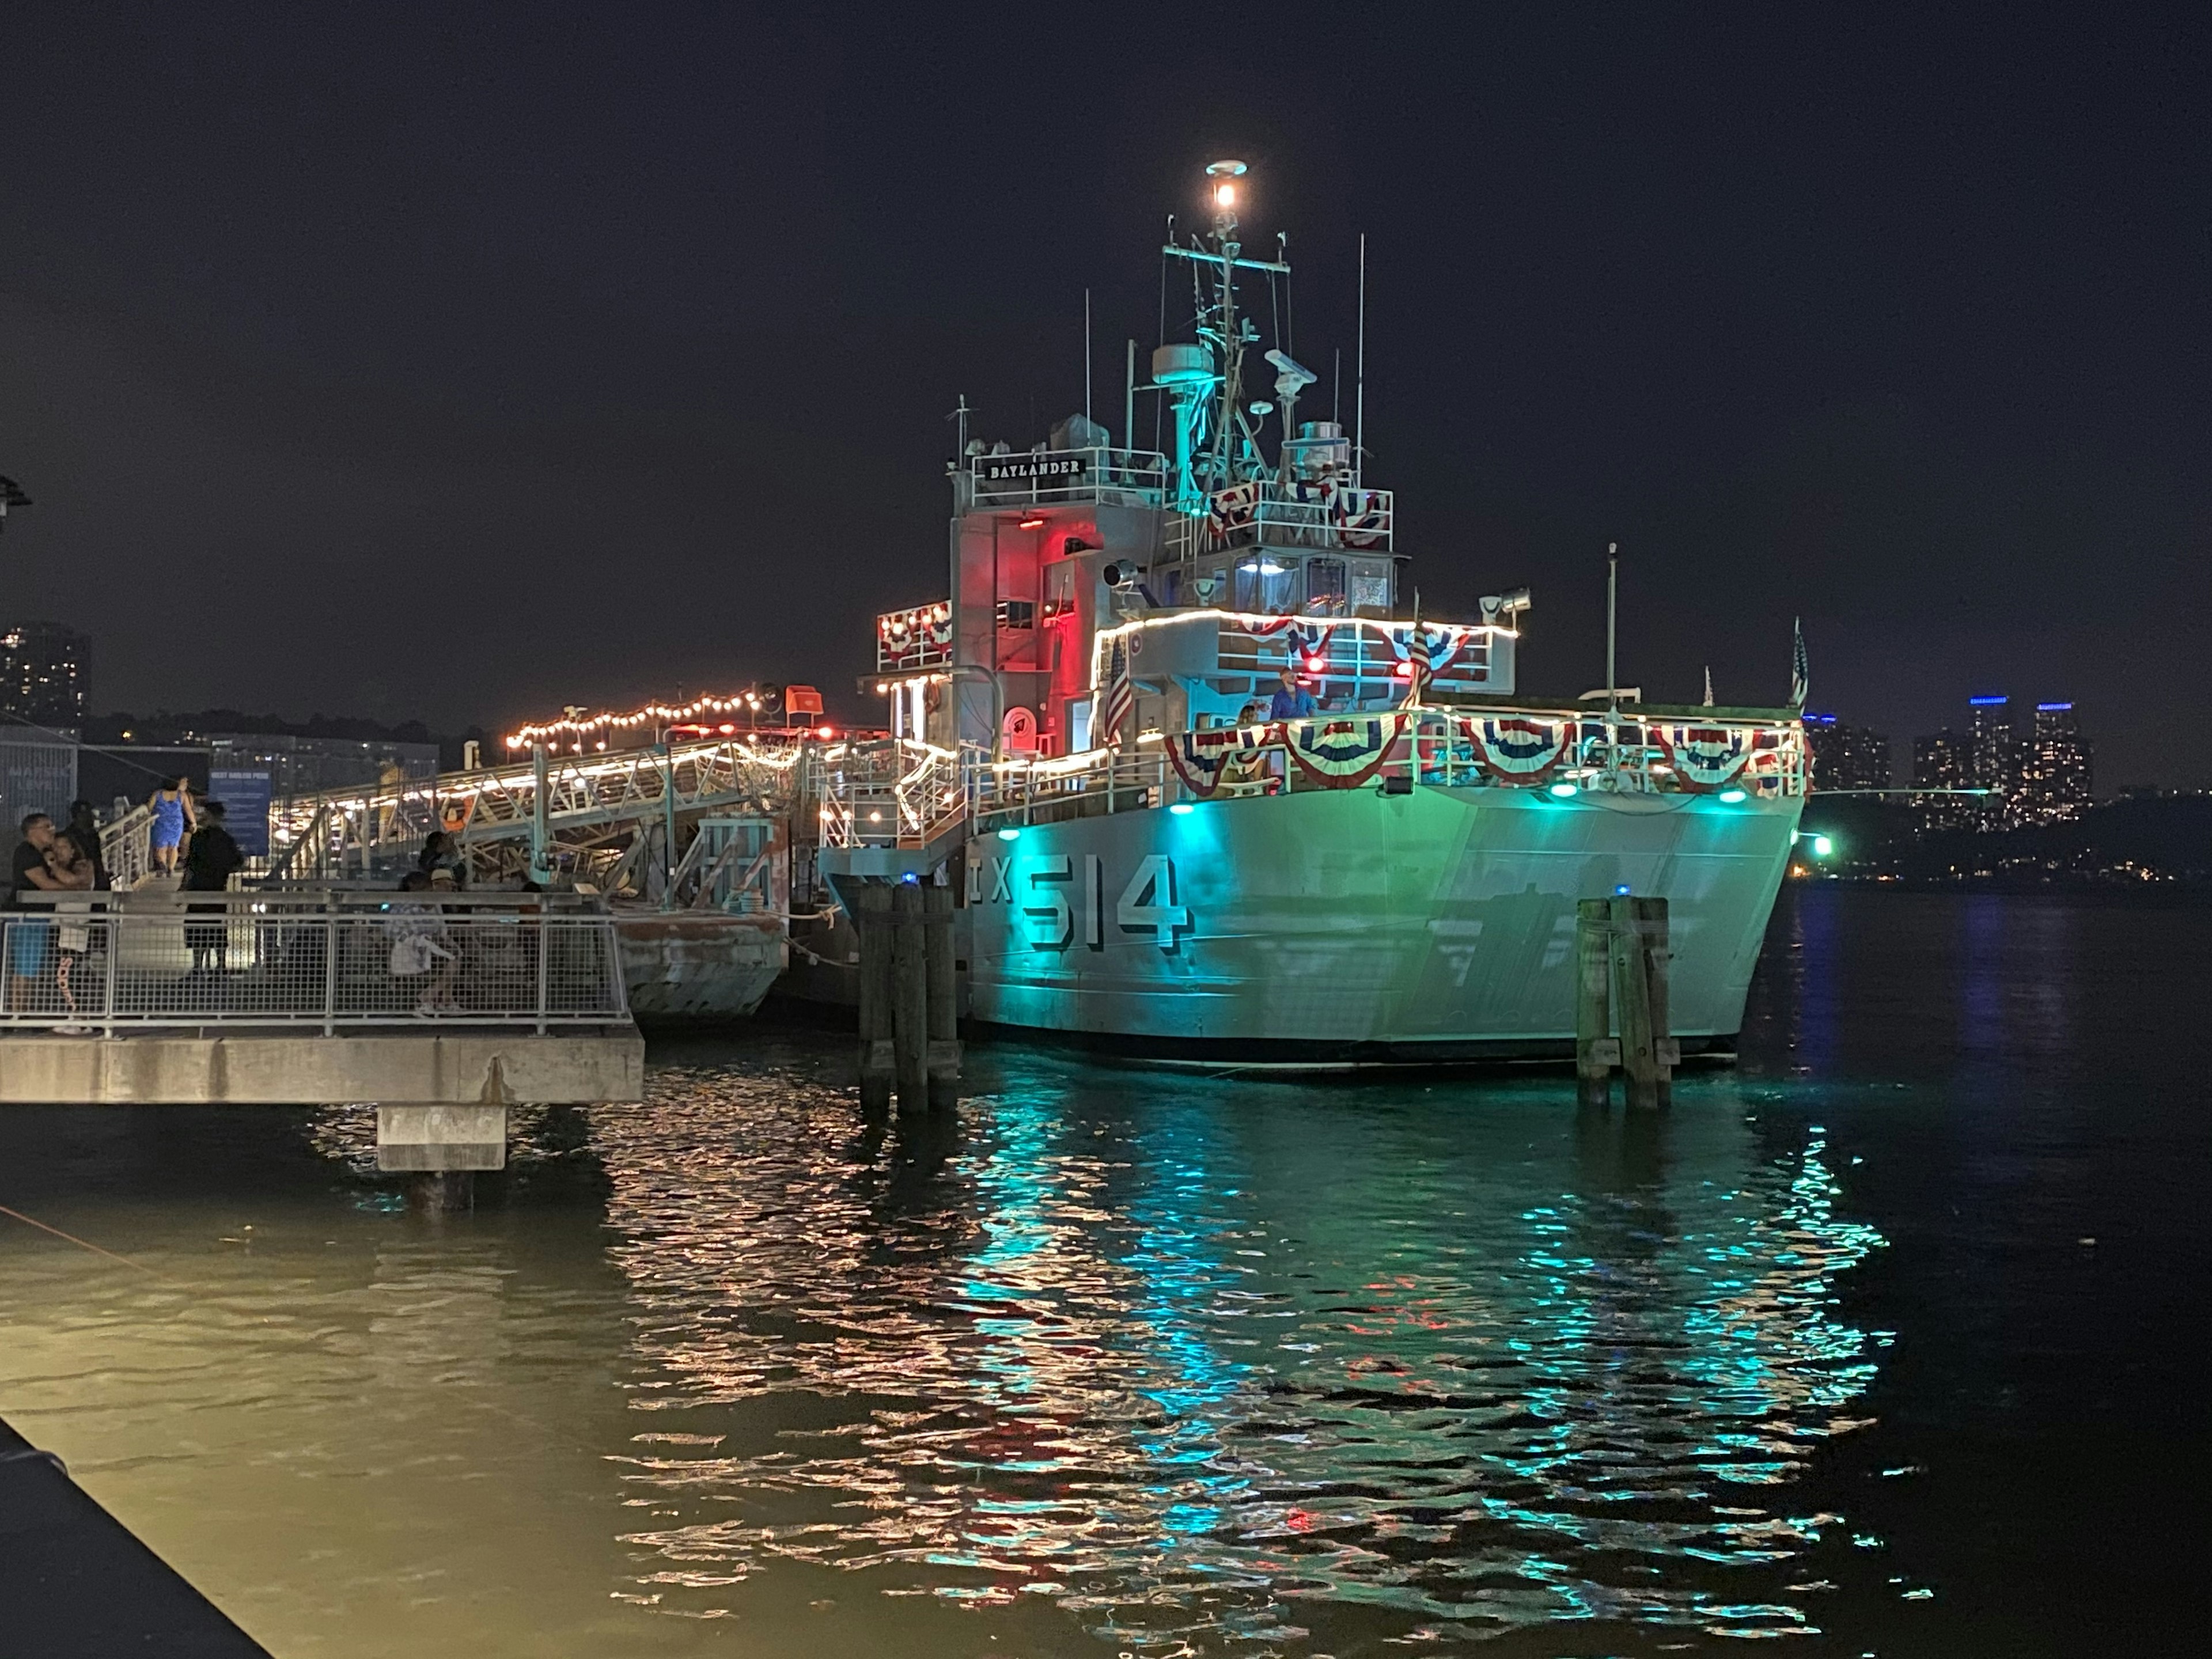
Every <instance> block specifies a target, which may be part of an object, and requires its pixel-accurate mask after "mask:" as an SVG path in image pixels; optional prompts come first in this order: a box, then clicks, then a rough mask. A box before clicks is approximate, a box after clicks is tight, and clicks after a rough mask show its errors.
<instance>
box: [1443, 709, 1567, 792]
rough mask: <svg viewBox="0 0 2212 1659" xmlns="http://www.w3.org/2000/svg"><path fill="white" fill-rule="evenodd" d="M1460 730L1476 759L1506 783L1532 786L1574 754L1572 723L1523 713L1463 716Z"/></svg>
mask: <svg viewBox="0 0 2212 1659" xmlns="http://www.w3.org/2000/svg"><path fill="white" fill-rule="evenodd" d="M1458 724H1459V727H1460V730H1461V731H1462V733H1464V734H1465V736H1466V737H1467V738H1468V742H1470V743H1471V744H1474V754H1475V758H1476V759H1477V760H1479V761H1480V762H1481V763H1483V765H1484V766H1486V767H1487V768H1488V769H1490V770H1491V771H1492V773H1493V774H1495V775H1497V776H1498V777H1500V778H1503V779H1504V781H1506V782H1508V783H1535V782H1539V781H1541V780H1542V779H1543V777H1544V776H1545V775H1546V774H1547V773H1549V772H1550V771H1551V770H1552V769H1553V767H1555V766H1557V765H1559V763H1560V762H1562V761H1564V760H1565V759H1567V758H1568V757H1570V756H1571V755H1572V754H1573V753H1574V746H1575V722H1574V721H1572V720H1532V719H1530V718H1528V716H1526V715H1522V714H1504V715H1483V716H1480V717H1477V716H1472V715H1470V716H1466V717H1463V718H1462V719H1461V720H1460V721H1459V723H1458Z"/></svg>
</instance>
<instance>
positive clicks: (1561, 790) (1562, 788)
mask: <svg viewBox="0 0 2212 1659" xmlns="http://www.w3.org/2000/svg"><path fill="white" fill-rule="evenodd" d="M1552 793H1553V795H1555V796H1557V797H1558V798H1559V799H1561V800H1565V799H1566V798H1567V797H1568V796H1570V795H1571V794H1573V793H1576V790H1575V786H1574V785H1573V784H1571V783H1555V784H1553V786H1552Z"/></svg>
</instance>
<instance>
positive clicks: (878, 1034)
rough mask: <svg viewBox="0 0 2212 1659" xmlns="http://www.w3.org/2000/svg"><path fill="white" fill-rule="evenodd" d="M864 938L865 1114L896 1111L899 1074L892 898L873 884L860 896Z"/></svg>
mask: <svg viewBox="0 0 2212 1659" xmlns="http://www.w3.org/2000/svg"><path fill="white" fill-rule="evenodd" d="M853 925H854V931H856V932H857V933H859V934H860V1109H861V1110H862V1111H863V1112H865V1113H866V1114H867V1115H870V1116H877V1115H881V1114H883V1113H884V1112H888V1111H889V1110H890V1104H891V1079H892V1076H893V1074H894V1073H895V1071H896V1066H895V1064H894V1062H893V1060H892V1046H891V893H890V889H889V888H888V887H878V886H877V885H876V884H874V883H872V882H871V883H868V884H866V885H863V886H861V887H860V889H859V890H858V891H856V892H855V893H854V912H853Z"/></svg>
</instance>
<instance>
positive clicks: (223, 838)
mask: <svg viewBox="0 0 2212 1659" xmlns="http://www.w3.org/2000/svg"><path fill="white" fill-rule="evenodd" d="M222 820H223V805H222V802H221V801H219V800H211V801H210V802H209V803H208V804H207V805H205V806H204V807H203V808H201V809H200V823H199V827H198V828H197V829H196V830H195V831H194V832H193V835H192V844H191V846H190V847H189V848H186V849H185V880H184V889H185V891H186V892H188V893H220V892H223V891H225V890H228V888H229V886H230V878H231V877H232V876H234V875H235V874H236V873H237V872H239V871H240V870H242V869H244V868H245V867H246V854H243V853H241V852H240V851H239V850H238V843H237V842H234V841H233V840H232V839H231V836H230V831H229V830H228V829H225V828H224V827H223V822H222ZM225 908H227V907H225V906H223V905H220V904H187V905H186V906H185V912H186V914H187V915H206V914H210V913H213V914H220V913H221V912H222V911H223V910H224V909H225ZM229 932H230V929H229V927H228V923H226V922H221V921H215V922H208V921H188V922H186V923H185V944H186V945H189V946H191V952H192V972H193V973H194V974H204V973H205V972H207V971H208V970H209V969H210V968H212V969H214V971H215V972H216V973H217V974H222V973H224V972H226V971H228V969H229V966H230V962H229V957H230V943H229V937H228V935H229Z"/></svg>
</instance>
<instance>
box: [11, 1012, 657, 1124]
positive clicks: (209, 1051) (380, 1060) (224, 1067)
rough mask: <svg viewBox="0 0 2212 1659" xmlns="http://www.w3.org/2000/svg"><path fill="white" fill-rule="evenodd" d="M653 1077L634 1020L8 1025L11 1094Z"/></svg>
mask: <svg viewBox="0 0 2212 1659" xmlns="http://www.w3.org/2000/svg"><path fill="white" fill-rule="evenodd" d="M644 1081H645V1041H644V1039H643V1038H642V1037H641V1036H639V1035H638V1033H637V1028H636V1027H635V1025H633V1024H629V1022H627V1021H624V1022H623V1024H619V1025H615V1024H610V1025H607V1026H605V1027H585V1028H575V1027H570V1028H567V1029H563V1030H557V1031H551V1032H546V1033H544V1034H540V1033H538V1032H534V1031H530V1030H513V1029H512V1028H509V1029H506V1030H501V1029H498V1028H488V1029H484V1030H468V1029H465V1028H463V1029H458V1030H456V1029H452V1028H447V1029H441V1030H422V1031H412V1030H391V1031H364V1032H353V1033H340V1034H338V1035H337V1036H324V1035H322V1034H321V1033H319V1032H302V1031H299V1030H273V1031H267V1032H255V1031H252V1030H237V1029H235V1028H230V1029H226V1030H223V1031H222V1033H221V1034H220V1035H208V1036H203V1035H201V1034H199V1033H197V1032H195V1031H191V1030H169V1029H161V1030H147V1031H140V1032H133V1033H130V1034H128V1035H118V1036H55V1035H49V1034H46V1033H42V1032H33V1031H16V1032H13V1033H10V1034H9V1035H8V1036H4V1037H0V1105H41V1106H46V1105H52V1106H74V1105H82V1106H128V1105H191V1106H230V1105H259V1106H306V1105H319V1104H321V1103H325V1102H329V1101H407V1102H412V1103H420V1104H454V1105H460V1104H476V1103H522V1102H527V1103H531V1104H533V1105H562V1104H574V1105H590V1104H594V1103H599V1102H602V1101H633V1100H636V1099H639V1098H640V1097H641V1095H642V1092H643V1089H644Z"/></svg>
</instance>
